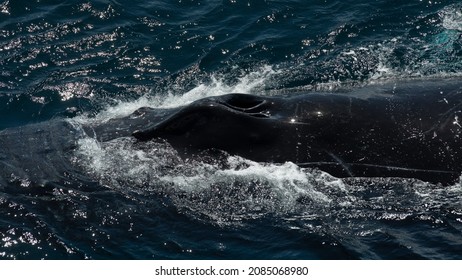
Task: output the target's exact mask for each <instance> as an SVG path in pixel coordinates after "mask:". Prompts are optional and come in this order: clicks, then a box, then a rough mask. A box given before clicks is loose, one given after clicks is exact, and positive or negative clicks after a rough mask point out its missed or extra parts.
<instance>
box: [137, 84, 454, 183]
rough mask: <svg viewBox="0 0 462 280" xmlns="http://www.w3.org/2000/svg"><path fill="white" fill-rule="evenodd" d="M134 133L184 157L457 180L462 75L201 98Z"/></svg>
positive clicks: (343, 174) (336, 172)
mask: <svg viewBox="0 0 462 280" xmlns="http://www.w3.org/2000/svg"><path fill="white" fill-rule="evenodd" d="M166 115H167V116H164V118H163V119H162V120H161V121H159V122H157V123H153V124H152V125H151V126H149V127H145V128H143V129H138V130H136V131H135V132H134V133H133V136H134V137H136V138H137V139H138V140H139V141H147V140H150V139H155V138H162V139H165V140H167V141H168V142H169V143H170V144H171V145H172V146H173V147H174V148H176V149H177V150H178V151H179V152H180V153H181V154H183V155H190V154H194V153H198V152H200V151H203V150H207V149H219V150H224V151H226V152H228V153H230V154H232V155H239V156H242V157H244V158H248V159H251V160H254V161H259V162H274V163H282V162H286V161H291V162H294V163H296V164H298V165H300V166H307V167H315V168H319V169H321V170H323V171H326V172H328V173H330V174H332V175H335V176H339V177H350V176H359V177H363V176H365V177H376V176H378V177H410V178H417V179H422V180H424V181H430V182H435V183H443V184H450V183H454V182H456V181H457V180H458V178H459V177H460V175H461V172H462V148H461V147H462V146H461V144H462V139H461V137H462V128H461V125H462V82H459V81H458V80H450V81H445V82H444V83H439V84H435V83H434V82H432V81H426V82H422V81H420V82H419V83H415V82H406V83H400V84H387V85H379V86H369V87H364V88H356V89H353V90H349V91H348V92H341V93H331V92H330V93H315V92H312V93H306V94H301V95H297V96H292V97H263V96H256V95H244V94H229V95H223V96H219V97H210V98H205V99H201V100H198V101H196V102H193V103H191V104H190V105H188V106H186V107H183V108H180V109H177V110H176V111H174V112H170V113H169V114H166Z"/></svg>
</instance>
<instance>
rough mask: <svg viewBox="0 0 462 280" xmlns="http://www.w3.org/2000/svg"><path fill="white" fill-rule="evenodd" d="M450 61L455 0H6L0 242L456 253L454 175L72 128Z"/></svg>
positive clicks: (77, 250)
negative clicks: (347, 166)
mask: <svg viewBox="0 0 462 280" xmlns="http://www.w3.org/2000/svg"><path fill="white" fill-rule="evenodd" d="M461 76H462V5H461V3H460V1H426V0H408V1H393V0H368V1H364V0H354V1H353V0H343V1H333V0H322V1H314V0H308V1H306V0H303V1H302V0H287V1H282V0H280V1H270V0H267V1H264V0H245V1H241V0H220V1H218V0H208V1H200V0H176V1H173V0H172V1H164V0H150V1H148V0H141V1H126V0H99V1H87V2H85V1H76V0H65V1H63V0H60V1H57V0H35V1H32V0H0V133H2V134H0V136H1V137H2V138H0V144H1V146H0V258H3V259H41V258H45V259H460V258H462V203H461V196H462V186H461V184H460V183H458V184H455V185H453V186H445V187H443V186H440V185H432V184H428V183H424V182H420V181H416V180H402V179H387V178H383V179H368V180H365V179H362V180H361V179H345V180H340V179H337V178H335V177H332V176H330V175H329V174H326V173H323V172H320V171H316V170H309V169H303V168H300V167H297V166H296V165H294V164H292V163H286V164H279V165H276V164H270V163H256V162H251V161H248V160H245V159H242V158H238V157H230V158H229V159H228V166H227V167H226V168H220V167H219V166H217V165H214V164H212V163H205V162H200V161H194V160H184V159H181V158H179V157H178V156H177V155H176V153H175V151H174V150H172V149H171V148H170V147H168V145H164V146H163V145H161V144H159V143H146V144H145V145H144V146H140V144H139V143H136V142H135V141H134V140H133V139H132V138H131V137H121V138H118V139H115V140H113V141H109V142H98V141H97V140H95V139H94V138H93V137H91V136H89V135H86V134H84V133H82V134H79V133H76V131H77V130H76V129H72V128H71V127H72V126H74V127H78V126H79V125H81V124H89V123H90V124H91V123H98V122H104V121H106V120H108V119H111V118H115V117H120V116H126V115H128V114H130V113H132V112H133V111H134V110H136V109H137V108H139V107H142V106H150V107H154V108H166V107H175V106H181V105H185V104H188V103H189V102H191V101H194V100H197V99H199V98H202V97H207V96H213V95H219V94H225V93H230V92H244V93H255V94H260V95H273V94H279V93H284V94H288V93H289V94H290V93H291V92H302V91H310V90H313V89H315V90H316V89H323V90H330V89H332V88H339V87H340V88H341V87H354V86H359V85H367V84H371V83H375V82H382V81H388V80H396V79H409V78H415V79H420V80H426V79H438V78H441V77H450V78H453V79H454V78H457V77H461ZM60 119H66V120H68V122H67V125H65V124H63V122H59V121H57V120H60ZM34 123H41V124H38V127H41V129H40V130H39V132H36V133H29V134H28V132H27V131H28V130H27V129H22V127H25V126H26V125H30V124H34ZM26 127H27V126H26ZM47 131H52V132H56V131H57V132H62V133H54V134H53V133H51V134H47ZM72 143H73V144H72Z"/></svg>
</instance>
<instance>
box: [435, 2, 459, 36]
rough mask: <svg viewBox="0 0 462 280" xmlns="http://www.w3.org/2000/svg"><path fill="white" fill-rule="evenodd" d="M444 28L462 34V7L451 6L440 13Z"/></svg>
mask: <svg viewBox="0 0 462 280" xmlns="http://www.w3.org/2000/svg"><path fill="white" fill-rule="evenodd" d="M439 15H440V17H441V21H442V25H443V27H444V28H446V29H448V30H456V31H459V32H462V5H460V4H459V5H450V6H448V7H445V8H444V9H442V10H441V11H440V13H439Z"/></svg>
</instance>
